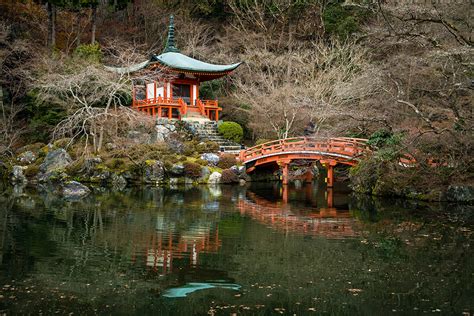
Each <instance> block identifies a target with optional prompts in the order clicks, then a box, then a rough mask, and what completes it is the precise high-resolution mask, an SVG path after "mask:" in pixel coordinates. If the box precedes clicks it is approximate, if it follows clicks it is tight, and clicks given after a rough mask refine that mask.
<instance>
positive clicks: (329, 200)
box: [326, 188, 334, 208]
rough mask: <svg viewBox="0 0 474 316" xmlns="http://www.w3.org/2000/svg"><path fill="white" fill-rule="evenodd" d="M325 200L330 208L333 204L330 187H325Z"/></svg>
mask: <svg viewBox="0 0 474 316" xmlns="http://www.w3.org/2000/svg"><path fill="white" fill-rule="evenodd" d="M326 200H327V204H328V208H332V207H333V206H334V195H333V192H332V188H328V189H327V191H326Z"/></svg>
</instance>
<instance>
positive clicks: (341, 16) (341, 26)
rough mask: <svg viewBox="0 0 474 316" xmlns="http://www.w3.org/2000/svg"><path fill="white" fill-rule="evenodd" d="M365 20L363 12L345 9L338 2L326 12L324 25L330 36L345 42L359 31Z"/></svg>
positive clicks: (327, 8) (331, 5)
mask: <svg viewBox="0 0 474 316" xmlns="http://www.w3.org/2000/svg"><path fill="white" fill-rule="evenodd" d="M364 18H365V14H364V12H362V11H361V10H358V9H354V8H348V7H344V6H342V5H341V3H337V2H336V3H332V4H329V5H328V6H327V7H326V10H324V14H323V23H324V28H325V30H326V32H327V33H328V34H332V35H336V36H337V37H339V39H341V40H345V39H347V38H348V37H349V36H350V35H351V34H353V33H355V32H357V31H358V30H359V28H360V23H361V21H362V20H363V19H364Z"/></svg>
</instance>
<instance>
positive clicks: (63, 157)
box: [40, 148, 72, 173]
mask: <svg viewBox="0 0 474 316" xmlns="http://www.w3.org/2000/svg"><path fill="white" fill-rule="evenodd" d="M71 162H72V159H71V156H69V154H68V153H67V151H65V150H64V149H63V148H59V149H56V150H52V151H50V152H48V154H47V155H46V157H45V158H44V161H43V163H42V164H41V165H40V172H41V173H48V172H51V171H53V170H58V169H64V168H66V167H67V166H68V165H69V164H70V163H71Z"/></svg>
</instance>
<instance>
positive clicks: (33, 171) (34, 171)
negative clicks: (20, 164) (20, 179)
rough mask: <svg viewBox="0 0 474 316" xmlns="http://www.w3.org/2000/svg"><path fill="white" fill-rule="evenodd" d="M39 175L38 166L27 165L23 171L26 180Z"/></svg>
mask: <svg viewBox="0 0 474 316" xmlns="http://www.w3.org/2000/svg"><path fill="white" fill-rule="evenodd" d="M38 173H39V166H38V165H29V166H28V167H27V168H26V170H25V171H24V174H25V176H26V177H27V178H33V177H35V176H37V175H38Z"/></svg>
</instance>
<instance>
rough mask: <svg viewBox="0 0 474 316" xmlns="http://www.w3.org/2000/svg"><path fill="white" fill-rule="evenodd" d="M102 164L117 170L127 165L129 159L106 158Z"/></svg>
mask: <svg viewBox="0 0 474 316" xmlns="http://www.w3.org/2000/svg"><path fill="white" fill-rule="evenodd" d="M104 164H105V166H107V168H109V169H111V170H119V169H123V168H124V167H125V166H127V165H128V164H129V160H128V159H127V158H112V159H108V160H106V161H105V162H104Z"/></svg>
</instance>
